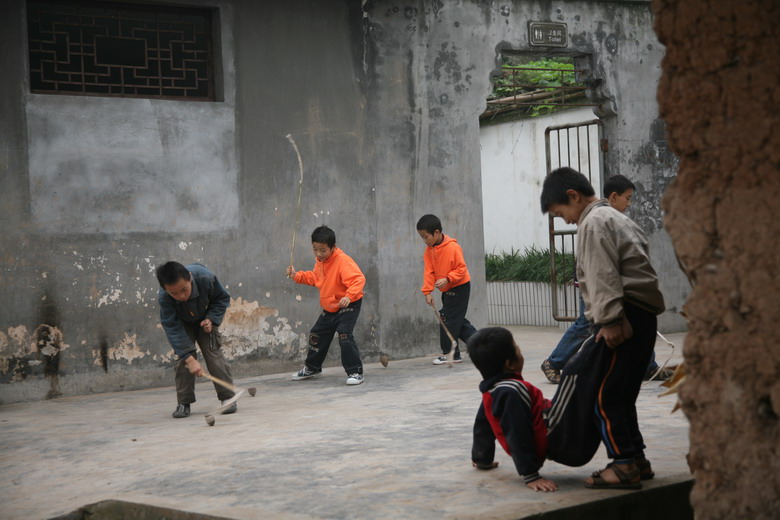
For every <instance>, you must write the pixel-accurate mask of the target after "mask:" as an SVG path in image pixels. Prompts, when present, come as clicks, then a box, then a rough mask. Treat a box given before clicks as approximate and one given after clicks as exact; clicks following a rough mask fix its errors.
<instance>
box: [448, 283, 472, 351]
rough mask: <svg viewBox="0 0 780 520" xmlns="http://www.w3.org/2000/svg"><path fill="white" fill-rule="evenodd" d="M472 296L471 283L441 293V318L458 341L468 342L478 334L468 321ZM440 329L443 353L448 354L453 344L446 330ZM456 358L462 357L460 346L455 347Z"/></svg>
mask: <svg viewBox="0 0 780 520" xmlns="http://www.w3.org/2000/svg"><path fill="white" fill-rule="evenodd" d="M470 294H471V282H466V283H464V284H463V285H459V286H457V287H453V288H452V289H450V290H448V291H447V292H443V293H441V310H440V311H439V314H441V318H442V319H443V320H444V323H445V324H446V325H447V328H448V329H449V330H450V333H452V337H453V338H455V340H456V341H457V340H458V339H461V340H463V341H468V339H469V338H470V337H471V336H472V335H473V334H474V333H475V332H477V329H475V328H474V325H472V324H471V323H470V322H469V320H467V319H466V311H467V310H468V307H469V295H470ZM439 329H441V330H439V341H440V343H441V351H442V353H443V354H448V353H449V352H450V349H451V348H452V342H451V341H450V338H448V337H447V333H446V332H444V328H442V327H439ZM455 357H456V358H459V357H460V348H459V347H458V346H456V347H455Z"/></svg>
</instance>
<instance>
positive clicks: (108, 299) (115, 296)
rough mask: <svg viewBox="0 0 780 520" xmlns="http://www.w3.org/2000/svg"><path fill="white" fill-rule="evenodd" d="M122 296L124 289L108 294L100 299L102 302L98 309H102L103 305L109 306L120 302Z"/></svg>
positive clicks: (99, 302) (99, 303)
mask: <svg viewBox="0 0 780 520" xmlns="http://www.w3.org/2000/svg"><path fill="white" fill-rule="evenodd" d="M121 295H122V289H114V290H113V292H111V293H110V294H106V295H104V296H101V297H100V300H99V301H98V305H97V306H98V308H100V307H101V306H103V305H109V304H111V303H116V301H117V300H119V297H120V296H121Z"/></svg>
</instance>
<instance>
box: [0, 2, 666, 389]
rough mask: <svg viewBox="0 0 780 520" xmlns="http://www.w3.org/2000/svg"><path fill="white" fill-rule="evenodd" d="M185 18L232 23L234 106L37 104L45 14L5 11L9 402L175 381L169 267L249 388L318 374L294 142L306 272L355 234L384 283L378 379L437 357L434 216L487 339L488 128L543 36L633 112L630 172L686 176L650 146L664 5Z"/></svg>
mask: <svg viewBox="0 0 780 520" xmlns="http://www.w3.org/2000/svg"><path fill="white" fill-rule="evenodd" d="M169 3H172V2H169ZM183 3H185V4H188V5H193V4H194V5H207V6H214V7H216V8H217V9H218V11H219V21H220V31H219V32H220V45H219V48H220V49H221V65H222V66H221V69H222V78H221V81H222V85H223V87H224V92H223V94H224V99H223V100H222V101H219V102H215V103H182V102H176V101H161V100H154V101H152V100H113V99H107V98H89V97H80V98H78V99H73V98H69V97H68V96H47V95H38V94H30V93H29V86H28V80H27V70H26V67H27V65H26V63H27V59H26V52H27V50H26V43H25V13H24V2H22V1H21V0H16V1H12V2H4V3H3V6H2V8H1V9H2V11H3V12H2V14H3V16H0V38H2V43H3V45H2V51H1V52H2V54H1V55H0V56H2V61H1V62H0V64H2V66H3V71H4V74H3V75H2V76H0V107H2V118H0V137H2V143H3V148H2V155H1V156H0V158H1V159H2V163H1V167H2V169H3V171H2V175H1V176H0V183H2V184H0V190H1V191H0V192H1V193H2V194H3V204H2V208H1V209H0V212H1V213H0V216H2V222H3V224H4V225H3V226H2V227H1V229H0V244H2V245H1V246H0V247H2V251H0V258H2V264H1V267H2V275H0V276H2V278H0V290H1V291H2V292H3V294H6V295H7V297H8V299H9V300H8V302H7V304H6V305H4V306H3V307H4V308H3V310H2V313H0V401H3V402H10V401H15V400H20V399H38V398H42V397H45V396H47V395H48V396H56V395H60V394H77V393H83V392H91V391H105V390H115V389H121V388H140V387H146V386H149V385H166V384H171V382H172V379H173V378H172V371H171V368H170V367H171V352H170V348H169V347H168V345H167V342H166V340H165V337H164V335H163V333H162V331H161V330H160V329H159V326H158V323H157V308H156V303H155V299H154V295H155V291H156V283H155V280H154V277H153V273H152V271H153V267H154V266H155V265H157V264H159V263H160V262H162V261H164V260H167V259H169V258H174V259H178V260H180V261H183V262H190V261H200V262H202V263H205V264H206V265H207V266H209V267H210V268H212V269H213V270H214V271H215V272H216V273H217V274H218V276H219V277H220V279H221V281H222V282H223V283H224V284H226V286H227V287H228V290H229V292H230V293H231V295H232V296H233V298H234V299H235V302H234V304H233V306H232V307H231V310H230V313H229V315H228V317H227V319H226V323H225V326H224V332H225V333H226V335H227V336H228V345H227V347H226V349H227V353H228V357H229V358H230V359H231V360H232V364H233V367H234V372H235V373H236V374H237V375H238V376H242V375H249V374H258V373H262V372H272V371H279V370H292V369H294V368H296V367H298V366H299V364H300V362H301V359H302V352H303V350H304V349H305V347H306V336H307V332H308V329H309V327H310V326H311V324H312V322H313V320H314V319H315V318H316V316H317V312H318V303H317V296H316V292H315V290H314V289H312V288H308V287H303V286H294V285H292V284H291V283H290V281H289V280H287V279H286V278H285V276H284V267H285V265H286V264H287V262H288V261H289V254H290V253H289V244H290V238H291V233H292V227H293V222H294V220H295V206H294V204H295V201H296V194H297V192H296V189H297V176H298V169H297V161H296V157H295V153H294V151H293V148H292V147H291V145H290V143H289V142H288V141H287V140H286V139H285V136H286V135H287V134H291V135H292V136H293V138H294V139H295V141H296V143H297V144H298V147H299V148H300V151H301V154H302V156H303V162H304V168H305V173H304V176H305V181H304V187H303V201H302V209H301V220H300V224H299V226H298V240H297V242H296V251H295V258H296V267H298V268H308V267H310V266H311V265H312V258H311V253H310V246H309V240H308V235H309V233H310V231H311V229H312V228H314V227H315V226H316V225H319V224H321V223H326V224H329V225H331V226H332V227H334V229H335V230H336V233H337V237H338V242H339V244H340V245H341V246H342V247H343V248H344V249H345V250H346V251H347V252H348V253H349V254H351V255H352V256H353V257H354V258H355V259H356V260H357V262H358V263H359V265H360V266H361V267H362V268H363V270H364V272H365V273H366V276H367V279H368V285H367V292H366V300H365V304H364V306H363V312H362V315H361V318H360V320H359V326H358V329H357V331H356V332H357V334H356V335H357V337H358V340H359V344H360V347H361V351H362V353H363V355H364V358H365V359H366V361H372V360H376V358H377V355H378V353H379V351H380V350H383V351H386V352H388V353H390V354H391V355H392V356H394V357H407V356H419V355H423V354H430V353H433V352H436V351H437V346H436V345H437V341H436V335H437V334H438V330H437V328H436V325H435V323H434V322H432V318H431V317H430V314H429V312H428V311H426V309H425V306H424V303H423V299H422V297H421V295H420V293H419V291H418V289H419V284H420V272H421V263H422V260H421V255H422V251H423V247H424V246H423V244H422V243H421V241H420V240H419V238H418V237H417V235H416V233H415V230H414V223H415V221H416V220H417V218H418V217H419V216H420V215H422V214H423V213H426V212H433V213H437V214H439V215H440V217H442V220H443V221H444V225H445V232H447V233H451V234H452V235H454V236H455V237H457V238H458V239H459V241H460V242H461V244H462V245H463V247H464V250H465V253H466V259H467V261H468V262H469V266H470V269H471V273H472V277H473V281H474V290H473V292H472V301H471V305H470V310H469V314H470V317H471V318H472V320H473V321H474V322H475V324H477V325H478V326H479V325H484V319H485V312H484V304H485V288H484V259H483V237H482V208H481V202H480V201H481V189H480V174H479V170H480V156H479V128H478V119H477V118H478V114H479V113H480V112H481V111H482V110H483V109H484V104H485V101H484V100H485V96H486V95H487V93H488V90H489V83H488V78H489V74H490V72H491V71H492V70H493V69H494V68H495V67H496V66H497V56H498V51H499V50H500V49H507V48H510V49H515V50H524V49H526V50H527V43H526V42H527V41H528V35H527V21H528V20H553V21H565V22H566V23H568V24H569V33H570V37H571V42H572V43H571V45H570V48H569V49H567V50H566V52H568V53H572V54H576V55H583V56H586V58H585V59H584V63H585V65H586V66H588V67H589V68H590V69H591V70H592V72H593V78H594V80H595V79H601V84H600V86H599V87H598V88H597V89H596V82H595V81H594V83H592V84H593V85H594V89H595V90H594V92H595V95H596V97H598V98H599V99H602V100H603V106H602V110H603V111H604V113H605V114H606V113H609V114H613V113H615V114H618V115H617V116H613V117H611V119H610V120H611V121H613V122H611V123H609V125H610V126H611V130H610V131H611V133H612V135H611V136H610V139H614V145H613V149H614V150H615V152H616V153H615V154H614V160H612V161H613V164H612V167H613V169H616V170H620V171H623V170H621V168H622V167H623V166H625V167H626V168H629V166H630V165H636V169H637V171H636V173H635V172H633V171H629V172H625V171H624V173H627V174H629V175H632V176H633V178H634V179H636V180H638V182H644V183H647V184H648V186H655V185H656V184H658V183H663V182H665V179H666V178H667V176H670V175H671V171H672V170H671V169H669V168H667V166H665V165H661V166H659V165H658V164H656V163H657V161H656V159H655V158H654V157H653V156H652V154H645V155H641V154H640V155H639V156H636V154H634V155H631V153H633V152H630V151H631V150H640V149H644V148H643V147H646V148H648V147H649V149H653V148H652V147H653V146H656V144H657V143H656V142H655V141H653V139H654V136H655V135H656V134H654V133H653V131H654V129H655V128H656V126H654V125H653V121H654V120H655V117H656V115H655V104H654V101H653V93H652V92H653V89H654V84H653V81H654V77H655V76H654V74H655V72H654V71H655V68H657V65H656V64H657V63H658V61H659V60H660V56H661V52H662V51H661V49H660V48H659V46H658V43H657V41H656V40H655V35H654V34H653V33H652V31H651V29H650V22H651V17H650V14H649V7H648V5H647V4H646V3H645V2H570V1H557V2H555V1H547V0H546V1H537V2H507V3H502V4H500V3H493V2H482V1H476V0H475V1H469V2H453V3H444V2H423V1H422V0H419V1H416V2H407V3H404V4H399V3H395V2H390V1H377V2H357V1H343V2H322V1H315V0H308V1H300V2H295V3H292V4H291V3H287V2H255V1H250V0H222V1H206V0H195V1H187V2H183ZM618 50H619V52H618ZM648 70H649V72H648ZM629 94H630V95H629ZM204 121H208V124H204V123H203V122H204ZM124 122H127V124H126V125H125V124H124ZM119 123H122V124H119ZM70 134H74V135H70ZM233 136H234V137H233ZM611 142H613V141H611ZM654 143H655V144H654ZM610 153H612V152H610ZM631 161H633V162H631ZM632 167H633V166H632ZM164 175H165V176H164ZM162 179H167V180H166V181H165V182H163V181H162ZM653 189H655V188H653ZM215 191H217V192H218V196H217V198H216V199H210V198H209V197H208V196H207V195H206V194H209V193H213V192H215ZM644 191H645V192H647V193H648V194H650V193H651V192H652V191H653V190H652V189H649V188H648V189H646V190H644ZM650 200H652V199H650ZM525 210H526V208H518V211H525ZM527 210H528V211H534V212H536V211H538V210H537V208H535V207H534V208H527ZM643 215H644V216H645V217H646V221H647V223H648V224H647V229H648V231H649V232H650V234H651V237H652V238H653V240H654V241H655V243H656V244H655V246H654V254H655V255H660V257H661V259H662V260H663V258H664V255H666V256H671V252H670V248H668V247H666V249H665V246H664V239H663V235H662V234H661V232H660V231H659V230H660V224H658V225H657V226H656V223H660V218H661V217H660V211H658V210H657V207H655V206H654V205H653V204H648V205H647V211H646V212H644V213H643ZM660 263H663V262H660ZM656 264H657V266H658V267H659V268H662V266H661V265H658V264H659V262H656ZM672 267H674V266H672ZM661 270H662V269H661ZM665 279H666V278H664V277H662V282H663V280H665ZM669 279H670V280H674V278H673V277H672V278H669ZM667 286H673V289H668V287H667V288H666V289H665V290H666V291H667V297H669V299H670V300H671V301H675V300H676V299H681V298H676V296H677V295H679V292H680V289H679V288H677V287H676V286H675V284H674V283H667ZM667 289H668V290H667ZM674 316H675V315H674V312H673V311H672V312H670V313H668V316H667V315H665V316H664V318H665V319H674ZM337 357H338V348H337V346H336V345H334V348H333V351H332V356H331V359H330V363H335V364H337Z"/></svg>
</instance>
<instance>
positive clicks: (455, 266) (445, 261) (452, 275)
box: [422, 235, 471, 294]
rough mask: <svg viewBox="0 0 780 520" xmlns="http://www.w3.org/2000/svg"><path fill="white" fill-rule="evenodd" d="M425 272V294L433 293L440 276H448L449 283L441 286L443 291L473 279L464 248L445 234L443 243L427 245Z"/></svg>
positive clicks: (424, 259)
mask: <svg viewBox="0 0 780 520" xmlns="http://www.w3.org/2000/svg"><path fill="white" fill-rule="evenodd" d="M423 262H424V263H425V272H424V273H423V286H422V292H423V294H431V293H432V292H433V289H434V288H435V286H434V283H435V282H436V280H438V279H440V278H446V279H447V280H449V283H448V284H447V285H445V286H444V287H442V288H441V292H445V291H448V290H449V289H452V288H453V287H457V286H459V285H463V284H464V283H466V282H468V281H470V280H471V276H470V275H469V269H468V267H466V260H464V258H463V250H462V249H461V248H460V245H458V241H457V240H455V239H454V238H451V237H448V236H447V235H444V239H443V240H442V241H441V244H439V245H437V246H433V247H426V248H425V253H424V254H423Z"/></svg>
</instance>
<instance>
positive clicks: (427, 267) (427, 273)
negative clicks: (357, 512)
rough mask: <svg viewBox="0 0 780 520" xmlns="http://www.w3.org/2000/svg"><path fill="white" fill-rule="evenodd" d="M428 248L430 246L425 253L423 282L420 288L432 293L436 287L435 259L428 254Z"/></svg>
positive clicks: (426, 292) (425, 292)
mask: <svg viewBox="0 0 780 520" xmlns="http://www.w3.org/2000/svg"><path fill="white" fill-rule="evenodd" d="M428 249H430V248H426V250H425V253H423V284H422V288H421V289H420V290H421V291H422V292H423V294H431V293H432V292H433V289H434V288H435V285H434V283H435V282H436V274H435V271H434V269H433V259H432V258H431V257H430V255H429V254H428Z"/></svg>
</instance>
